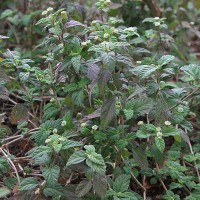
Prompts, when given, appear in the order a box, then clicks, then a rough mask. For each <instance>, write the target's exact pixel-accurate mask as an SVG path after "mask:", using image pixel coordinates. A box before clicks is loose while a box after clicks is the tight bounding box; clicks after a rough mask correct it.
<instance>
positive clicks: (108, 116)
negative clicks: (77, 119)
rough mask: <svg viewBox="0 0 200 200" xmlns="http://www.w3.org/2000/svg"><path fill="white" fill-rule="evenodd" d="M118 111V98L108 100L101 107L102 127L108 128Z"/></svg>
mask: <svg viewBox="0 0 200 200" xmlns="http://www.w3.org/2000/svg"><path fill="white" fill-rule="evenodd" d="M115 113H116V98H115V97H113V98H112V99H110V100H108V101H107V102H106V103H105V104H104V105H103V106H102V108H101V124H100V127H101V129H106V128H107V126H108V125H109V124H110V122H111V121H112V120H113V119H114V117H115Z"/></svg>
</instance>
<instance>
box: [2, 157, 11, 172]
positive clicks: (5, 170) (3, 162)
mask: <svg viewBox="0 0 200 200" xmlns="http://www.w3.org/2000/svg"><path fill="white" fill-rule="evenodd" d="M8 170H9V164H8V162H7V160H6V159H5V158H3V157H1V158H0V173H1V172H3V173H6V172H7V171H8Z"/></svg>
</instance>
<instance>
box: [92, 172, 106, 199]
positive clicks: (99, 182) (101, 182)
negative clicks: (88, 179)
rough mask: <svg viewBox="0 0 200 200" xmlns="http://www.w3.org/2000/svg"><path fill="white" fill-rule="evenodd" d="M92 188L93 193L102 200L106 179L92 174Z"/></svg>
mask: <svg viewBox="0 0 200 200" xmlns="http://www.w3.org/2000/svg"><path fill="white" fill-rule="evenodd" d="M93 188H94V191H95V192H96V193H97V194H98V195H99V196H100V197H101V198H103V197H104V196H105V194H106V191H107V180H106V177H104V176H101V175H99V174H96V173H95V174H94V177H93Z"/></svg>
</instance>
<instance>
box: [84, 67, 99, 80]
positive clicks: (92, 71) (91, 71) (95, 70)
mask: <svg viewBox="0 0 200 200" xmlns="http://www.w3.org/2000/svg"><path fill="white" fill-rule="evenodd" d="M99 71H100V69H99V67H98V66H97V65H96V64H91V65H90V66H89V68H88V72H87V77H88V78H89V79H90V80H91V81H93V82H96V81H97V79H98V75H99Z"/></svg>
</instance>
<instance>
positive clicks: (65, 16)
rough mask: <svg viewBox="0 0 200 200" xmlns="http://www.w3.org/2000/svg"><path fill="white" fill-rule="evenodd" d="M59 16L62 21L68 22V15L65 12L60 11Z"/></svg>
mask: <svg viewBox="0 0 200 200" xmlns="http://www.w3.org/2000/svg"><path fill="white" fill-rule="evenodd" d="M60 14H61V17H62V19H64V20H68V15H67V12H66V11H62V12H61V13H60Z"/></svg>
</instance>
